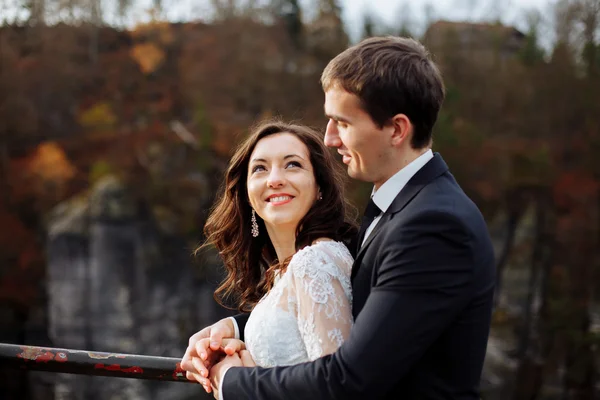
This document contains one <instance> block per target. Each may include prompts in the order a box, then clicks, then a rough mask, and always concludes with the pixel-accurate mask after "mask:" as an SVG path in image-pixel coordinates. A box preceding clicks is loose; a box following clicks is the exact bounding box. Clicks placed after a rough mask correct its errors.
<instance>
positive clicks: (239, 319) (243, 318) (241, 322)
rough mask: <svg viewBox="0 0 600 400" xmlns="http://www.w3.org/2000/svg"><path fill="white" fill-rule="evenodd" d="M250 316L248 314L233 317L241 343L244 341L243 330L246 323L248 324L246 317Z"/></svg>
mask: <svg viewBox="0 0 600 400" xmlns="http://www.w3.org/2000/svg"><path fill="white" fill-rule="evenodd" d="M249 316H250V314H249V313H248V314H246V313H244V314H237V315H234V316H233V317H232V318H233V319H234V320H235V322H236V324H237V328H238V332H239V339H240V340H241V341H242V342H243V341H244V328H245V327H246V322H248V317H249Z"/></svg>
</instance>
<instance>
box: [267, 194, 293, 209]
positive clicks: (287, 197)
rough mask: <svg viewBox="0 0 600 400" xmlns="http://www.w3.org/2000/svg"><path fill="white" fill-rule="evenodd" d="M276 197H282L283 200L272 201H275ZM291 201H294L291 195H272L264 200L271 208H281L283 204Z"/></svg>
mask: <svg viewBox="0 0 600 400" xmlns="http://www.w3.org/2000/svg"><path fill="white" fill-rule="evenodd" d="M278 197H282V198H284V199H283V200H274V199H276V198H278ZM293 199H294V196H292V195H291V194H287V193H276V194H272V195H270V196H268V197H267V199H266V202H267V203H269V204H270V205H272V206H282V205H284V204H287V203H289V202H290V201H292V200H293Z"/></svg>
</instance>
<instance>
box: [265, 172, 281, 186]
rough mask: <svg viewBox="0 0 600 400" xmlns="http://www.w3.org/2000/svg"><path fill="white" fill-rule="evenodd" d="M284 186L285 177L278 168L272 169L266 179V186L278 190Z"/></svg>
mask: <svg viewBox="0 0 600 400" xmlns="http://www.w3.org/2000/svg"><path fill="white" fill-rule="evenodd" d="M283 185H285V176H284V174H283V171H282V170H281V169H280V168H273V169H272V170H271V173H270V174H269V178H268V179H267V186H268V187H270V188H279V187H282V186H283Z"/></svg>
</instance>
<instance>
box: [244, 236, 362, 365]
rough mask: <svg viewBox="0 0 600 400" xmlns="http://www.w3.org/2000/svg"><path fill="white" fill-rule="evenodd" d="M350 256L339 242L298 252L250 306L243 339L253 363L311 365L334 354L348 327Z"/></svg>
mask: <svg viewBox="0 0 600 400" xmlns="http://www.w3.org/2000/svg"><path fill="white" fill-rule="evenodd" d="M352 262H353V260H352V256H351V255H350V252H349V251H348V249H347V248H346V246H345V245H344V244H343V243H340V242H334V241H321V242H318V243H315V244H313V245H311V246H307V247H305V248H303V249H302V250H300V251H298V252H297V253H296V254H295V255H294V256H293V257H292V260H291V261H290V263H289V265H288V268H287V270H286V271H285V273H283V275H281V276H277V277H276V278H275V284H274V285H273V288H272V289H271V290H270V291H269V293H267V294H266V295H265V296H264V297H263V298H262V299H261V300H260V302H259V303H258V304H257V305H256V306H255V307H254V309H253V310H252V313H251V314H250V317H249V319H248V322H247V323H246V328H245V331H244V338H245V340H246V348H247V349H248V350H249V351H250V354H252V357H253V358H254V361H255V362H256V364H257V365H259V366H262V367H274V366H277V365H291V364H297V363H301V362H306V361H312V360H314V359H317V358H319V357H321V356H324V355H326V354H330V353H333V352H334V351H335V350H336V349H337V348H338V347H340V345H341V344H342V342H343V341H344V339H346V338H347V337H348V335H349V334H350V328H351V327H352V323H353V321H352V291H351V284H350V272H351V269H352Z"/></svg>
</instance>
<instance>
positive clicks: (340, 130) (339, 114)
mask: <svg viewBox="0 0 600 400" xmlns="http://www.w3.org/2000/svg"><path fill="white" fill-rule="evenodd" d="M325 115H327V117H328V118H329V122H328V123H327V130H326V131H325V144H326V145H327V146H329V147H333V148H336V149H337V151H338V153H339V154H340V155H341V156H342V161H343V162H344V164H346V165H347V166H348V175H350V176H351V177H352V178H355V179H359V180H361V181H365V182H372V183H374V184H375V186H376V187H379V186H380V185H381V184H382V183H383V182H385V180H386V179H388V178H389V173H388V170H389V169H390V165H391V164H393V163H390V160H391V158H390V157H392V156H393V154H392V152H391V147H390V137H391V133H392V131H393V128H390V127H386V126H384V127H383V128H379V127H378V126H377V125H376V124H375V122H373V119H372V118H371V116H370V115H369V114H367V112H366V111H364V110H363V108H362V107H361V104H360V100H359V98H358V97H357V96H356V95H354V94H352V93H349V92H347V91H345V90H343V89H341V88H339V87H337V86H335V85H334V86H333V87H331V88H330V89H328V90H327V91H326V92H325ZM390 129H392V131H390Z"/></svg>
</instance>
